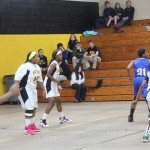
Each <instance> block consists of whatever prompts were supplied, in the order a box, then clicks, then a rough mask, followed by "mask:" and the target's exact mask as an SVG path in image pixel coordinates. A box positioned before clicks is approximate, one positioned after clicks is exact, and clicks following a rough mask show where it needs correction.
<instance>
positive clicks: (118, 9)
mask: <svg viewBox="0 0 150 150" xmlns="http://www.w3.org/2000/svg"><path fill="white" fill-rule="evenodd" d="M123 14H124V9H122V8H121V6H120V3H116V4H115V16H114V25H115V26H116V25H117V21H120V20H122V18H123Z"/></svg>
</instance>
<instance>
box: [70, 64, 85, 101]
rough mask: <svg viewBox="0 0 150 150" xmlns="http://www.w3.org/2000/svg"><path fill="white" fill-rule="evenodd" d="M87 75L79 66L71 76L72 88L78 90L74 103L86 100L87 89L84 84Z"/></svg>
mask: <svg viewBox="0 0 150 150" xmlns="http://www.w3.org/2000/svg"><path fill="white" fill-rule="evenodd" d="M84 82H85V75H84V72H83V71H82V67H81V66H80V65H77V66H76V67H75V70H74V71H73V73H72V75H71V83H70V85H71V87H72V88H73V89H75V90H76V92H75V96H74V103H79V102H82V101H84V100H85V97H86V91H87V87H86V86H85V84H84Z"/></svg>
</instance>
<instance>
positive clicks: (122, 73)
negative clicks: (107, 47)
mask: <svg viewBox="0 0 150 150" xmlns="http://www.w3.org/2000/svg"><path fill="white" fill-rule="evenodd" d="M131 75H132V76H133V70H131ZM85 77H86V78H108V77H127V70H126V69H112V70H110V69H109V70H95V71H85Z"/></svg>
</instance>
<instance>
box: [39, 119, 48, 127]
mask: <svg viewBox="0 0 150 150" xmlns="http://www.w3.org/2000/svg"><path fill="white" fill-rule="evenodd" d="M40 126H41V127H42V128H48V127H49V125H48V124H47V123H46V119H44V120H41V122H40Z"/></svg>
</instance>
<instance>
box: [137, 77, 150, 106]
mask: <svg viewBox="0 0 150 150" xmlns="http://www.w3.org/2000/svg"><path fill="white" fill-rule="evenodd" d="M147 78H148V77H146V79H145V80H144V81H143V82H142V84H141V86H140V88H139V90H138V94H137V96H136V99H135V100H134V101H135V103H137V102H138V100H139V98H140V95H141V93H142V91H143V88H144V86H145V85H146V83H147Z"/></svg>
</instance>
